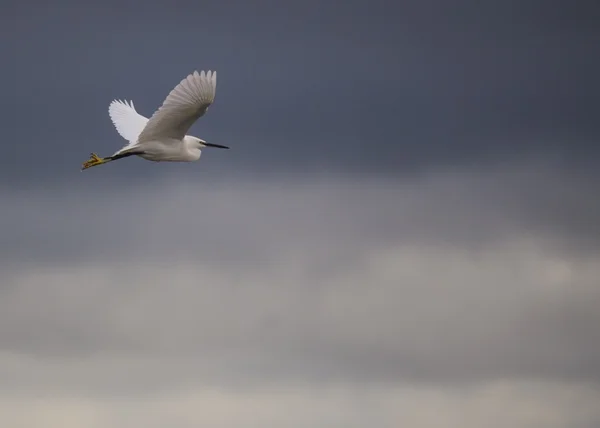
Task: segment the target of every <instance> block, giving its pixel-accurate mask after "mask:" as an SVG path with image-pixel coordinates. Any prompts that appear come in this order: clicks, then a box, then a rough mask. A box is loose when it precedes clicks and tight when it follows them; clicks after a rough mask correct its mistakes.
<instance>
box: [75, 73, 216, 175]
mask: <svg viewBox="0 0 600 428" xmlns="http://www.w3.org/2000/svg"><path fill="white" fill-rule="evenodd" d="M216 87H217V73H216V72H211V71H208V72H204V71H202V72H200V73H198V72H197V71H194V72H193V73H192V74H190V75H188V76H187V77H186V78H185V79H183V80H182V81H181V82H180V83H179V84H178V85H177V86H176V87H175V88H174V89H173V90H172V91H171V92H170V93H169V95H168V96H167V97H166V98H165V100H164V102H163V104H162V105H161V106H160V107H159V108H158V110H156V111H155V112H154V114H153V115H152V116H151V117H150V119H148V118H146V117H144V116H142V115H141V114H139V113H138V112H137V111H136V109H135V106H134V105H133V101H129V102H127V101H121V100H114V101H112V102H111V103H110V105H109V107H108V114H109V116H110V119H111V121H112V122H113V124H114V126H115V128H116V130H117V132H118V133H119V134H120V135H121V136H122V137H123V138H124V139H125V140H127V141H128V144H126V145H125V146H124V147H122V148H121V149H120V150H117V151H116V152H115V153H114V154H113V155H112V156H109V157H106V158H100V157H99V156H98V155H96V154H94V153H92V155H91V158H90V160H88V161H87V162H85V163H84V164H83V168H82V169H87V168H90V167H92V166H96V165H100V164H103V163H107V162H110V161H113V160H116V159H121V158H124V157H128V156H133V155H135V156H139V157H141V158H144V159H147V160H151V161H155V162H161V161H163V162H164V161H168V162H191V161H196V160H198V159H199V158H200V154H201V150H200V149H201V148H203V147H218V148H223V149H227V148H228V147H226V146H222V145H218V144H211V143H207V142H206V141H204V140H202V139H200V138H197V137H194V136H191V135H186V132H187V131H188V130H189V129H190V127H191V126H192V124H193V123H194V122H195V121H196V120H198V119H199V118H200V117H202V116H203V115H204V114H205V113H206V111H207V110H208V107H209V106H210V105H211V104H212V103H213V101H214V99H215V91H216Z"/></svg>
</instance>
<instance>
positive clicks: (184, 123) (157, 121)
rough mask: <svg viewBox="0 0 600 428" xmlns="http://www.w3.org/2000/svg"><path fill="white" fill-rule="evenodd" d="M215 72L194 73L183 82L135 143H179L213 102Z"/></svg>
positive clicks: (157, 111) (151, 118) (166, 99)
mask: <svg viewBox="0 0 600 428" xmlns="http://www.w3.org/2000/svg"><path fill="white" fill-rule="evenodd" d="M216 86H217V72H216V71H215V72H211V71H208V72H204V71H202V72H200V73H198V72H197V71H194V72H193V73H192V74H190V75H188V76H187V77H186V78H185V79H183V80H182V81H181V82H180V83H179V84H178V85H177V86H176V87H175V88H174V89H173V90H172V91H171V92H170V93H169V95H168V96H167V97H166V98H165V100H164V102H163V104H162V105H161V106H160V107H159V109H158V110H156V112H155V113H154V114H153V115H152V116H151V117H150V120H148V123H147V124H146V126H145V128H144V129H143V130H142V132H141V133H140V134H139V136H138V142H139V143H141V142H144V141H152V140H157V139H170V138H173V139H178V140H180V139H182V138H183V137H185V135H186V132H187V131H188V130H189V129H190V127H191V126H192V124H193V123H194V122H195V121H196V120H198V119H199V118H200V117H202V116H203V115H204V113H206V110H208V107H209V106H210V105H211V104H212V103H213V101H214V99H215V90H216Z"/></svg>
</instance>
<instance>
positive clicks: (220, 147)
mask: <svg viewBox="0 0 600 428" xmlns="http://www.w3.org/2000/svg"><path fill="white" fill-rule="evenodd" d="M203 144H204V145H205V146H206V147H216V148H218V149H228V148H229V147H227V146H222V145H220V144H213V143H203Z"/></svg>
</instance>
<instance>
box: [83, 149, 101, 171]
mask: <svg viewBox="0 0 600 428" xmlns="http://www.w3.org/2000/svg"><path fill="white" fill-rule="evenodd" d="M105 162H106V161H105V160H104V159H102V158H101V157H100V156H98V155H97V154H96V153H92V154H91V155H90V158H89V160H87V161H85V162H84V163H83V166H82V167H81V170H82V171H83V170H84V169H88V168H91V167H93V166H96V165H101V164H103V163H105Z"/></svg>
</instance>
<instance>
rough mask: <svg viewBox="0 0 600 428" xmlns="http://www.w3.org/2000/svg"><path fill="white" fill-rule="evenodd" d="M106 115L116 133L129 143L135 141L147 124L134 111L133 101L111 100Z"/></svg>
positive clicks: (143, 118) (145, 120)
mask: <svg viewBox="0 0 600 428" xmlns="http://www.w3.org/2000/svg"><path fill="white" fill-rule="evenodd" d="M108 114H109V116H110V119H111V121H112V123H113V125H115V128H116V129H117V132H118V133H119V134H120V135H121V137H123V138H125V139H126V140H127V141H129V142H130V143H134V142H136V141H137V138H138V135H140V132H142V130H143V129H144V127H145V126H146V123H147V122H148V119H147V118H146V117H144V116H142V115H141V114H139V113H138V112H137V111H136V110H135V107H134V105H133V101H129V102H127V101H121V100H113V101H112V102H111V103H110V105H109V106H108Z"/></svg>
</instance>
